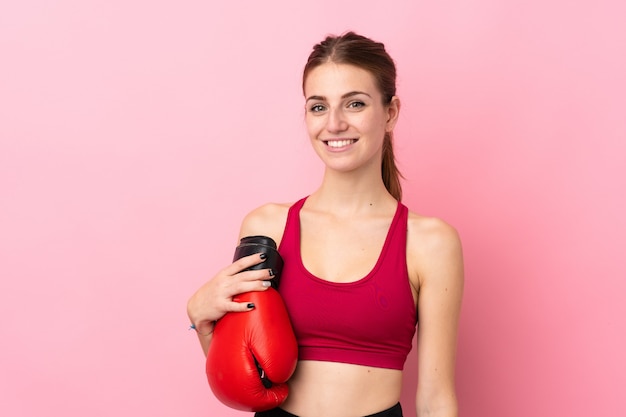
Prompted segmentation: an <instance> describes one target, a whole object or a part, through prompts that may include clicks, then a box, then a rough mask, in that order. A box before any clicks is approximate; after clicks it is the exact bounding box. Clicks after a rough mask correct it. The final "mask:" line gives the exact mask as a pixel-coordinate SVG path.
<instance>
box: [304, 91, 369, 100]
mask: <svg viewBox="0 0 626 417" xmlns="http://www.w3.org/2000/svg"><path fill="white" fill-rule="evenodd" d="M359 94H364V95H366V96H368V97H370V98H371V97H372V96H370V95H369V94H367V93H366V92H364V91H350V92H349V93H346V94H344V95H342V96H341V99H342V100H344V99H346V98H349V97H352V96H356V95H359ZM309 100H320V101H326V97H324V96H310V97H309V98H307V99H306V101H309Z"/></svg>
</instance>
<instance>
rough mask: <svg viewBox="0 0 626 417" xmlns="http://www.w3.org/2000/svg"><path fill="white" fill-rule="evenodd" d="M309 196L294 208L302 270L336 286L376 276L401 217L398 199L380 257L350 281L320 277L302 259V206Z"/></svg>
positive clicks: (322, 282) (319, 280)
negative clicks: (365, 271) (358, 276)
mask: <svg viewBox="0 0 626 417" xmlns="http://www.w3.org/2000/svg"><path fill="white" fill-rule="evenodd" d="M307 198H308V196H306V197H304V198H302V199H301V200H300V201H298V202H297V203H296V204H295V205H294V209H295V213H294V215H295V219H294V220H296V221H297V229H296V230H297V234H298V239H296V245H297V251H296V253H297V254H298V257H297V258H298V267H299V268H300V269H301V271H302V272H303V273H304V274H305V275H306V276H307V277H308V278H309V279H312V280H313V281H316V282H319V283H321V284H324V285H330V286H336V287H349V286H356V285H361V284H364V283H366V282H367V281H368V280H369V279H370V278H371V277H372V276H374V275H375V274H376V271H378V269H380V267H381V265H382V263H383V260H384V259H385V255H386V254H387V251H388V248H389V245H390V244H391V238H392V236H393V231H394V230H395V228H396V225H397V223H398V221H399V219H400V212H401V207H402V204H401V203H400V202H399V201H398V203H397V206H396V211H395V213H394V215H393V217H392V219H391V224H390V225H389V228H388V229H387V235H386V236H385V241H384V243H383V247H382V249H381V250H380V252H379V254H378V258H377V259H376V263H375V264H374V266H373V267H372V268H371V269H370V271H369V272H368V273H367V274H365V275H364V276H362V277H361V278H358V279H356V280H354V281H349V282H335V281H329V280H327V279H324V278H320V277H318V276H317V275H315V274H313V273H312V272H310V271H309V270H308V269H307V267H306V266H305V265H304V261H303V260H302V242H301V240H302V228H301V227H300V210H302V207H303V206H304V203H305V202H306V200H307Z"/></svg>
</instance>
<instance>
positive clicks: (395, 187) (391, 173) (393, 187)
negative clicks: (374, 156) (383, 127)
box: [381, 133, 403, 201]
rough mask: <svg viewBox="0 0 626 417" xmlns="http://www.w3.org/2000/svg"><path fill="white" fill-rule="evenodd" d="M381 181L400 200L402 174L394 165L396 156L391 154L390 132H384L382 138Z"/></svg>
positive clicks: (391, 139) (391, 141)
mask: <svg viewBox="0 0 626 417" xmlns="http://www.w3.org/2000/svg"><path fill="white" fill-rule="evenodd" d="M381 171H382V176H383V183H384V184H385V188H386V189H387V191H389V193H390V194H391V195H392V196H393V198H395V199H396V200H398V201H401V200H402V185H401V184H400V178H403V177H402V174H401V173H400V170H399V169H398V167H397V166H396V158H395V156H394V154H393V138H392V134H391V133H385V139H384V140H383V161H382V165H381Z"/></svg>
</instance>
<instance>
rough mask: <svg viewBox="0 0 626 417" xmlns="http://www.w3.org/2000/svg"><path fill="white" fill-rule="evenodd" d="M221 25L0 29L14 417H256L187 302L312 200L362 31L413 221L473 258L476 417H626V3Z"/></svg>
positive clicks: (60, 6)
mask: <svg viewBox="0 0 626 417" xmlns="http://www.w3.org/2000/svg"><path fill="white" fill-rule="evenodd" d="M215 3H217V2H211V1H208V2H207V1H193V0H192V1H185V2H165V1H139V0H135V1H130V2H129V1H110V0H109V1H88V2H81V1H70V0H59V1H56V2H48V1H41V0H32V1H19V2H3V4H2V5H1V6H0V57H1V58H0V59H1V64H0V191H1V194H0V199H1V200H0V276H1V280H0V329H1V331H2V343H1V345H0V397H1V400H0V415H3V416H29V417H30V416H32V417H35V416H37V417H47V416H64V417H73V416H84V415H90V416H112V415H117V416H131V415H132V416H148V415H149V416H154V417H157V416H163V417H165V416H167V417H169V416H179V415H185V416H240V415H245V414H244V413H238V412H234V411H230V410H228V409H226V408H225V407H223V406H222V405H221V404H219V403H218V402H217V401H216V400H214V399H213V398H212V397H211V394H210V392H209V389H208V386H207V384H206V381H205V378H204V373H203V359H202V354H201V352H200V349H199V347H198V346H197V344H196V340H195V336H194V335H193V334H191V333H190V332H188V331H187V319H186V314H185V304H186V300H187V297H188V296H189V295H190V294H191V293H192V292H193V291H194V290H195V289H196V288H197V287H198V286H199V285H200V284H201V283H202V282H203V281H204V280H206V279H207V278H209V277H210V276H211V274H212V272H213V271H215V270H216V269H217V268H219V267H221V266H223V265H225V263H227V262H228V260H229V259H230V257H231V256H232V251H233V248H234V244H235V239H236V235H237V231H238V225H239V221H240V219H241V217H242V216H243V215H244V213H246V212H247V211H248V210H250V209H251V208H253V207H255V206H257V205H259V204H261V203H263V202H265V201H269V200H274V201H290V200H294V199H296V198H298V197H300V196H302V195H304V194H306V193H308V192H310V191H312V190H313V188H314V187H315V185H316V184H317V181H318V178H319V174H320V172H321V167H320V165H319V164H318V162H317V160H316V158H315V156H314V155H313V153H312V152H311V151H310V150H309V145H308V143H307V138H306V136H305V132H304V128H303V121H302V100H301V97H300V91H299V84H300V70H301V68H302V65H303V63H304V60H305V58H306V56H307V55H308V52H309V49H310V47H311V46H312V44H313V43H314V42H316V41H318V40H320V39H321V37H322V36H324V35H325V34H326V33H329V32H332V33H337V32H342V31H343V30H345V29H349V28H350V29H355V30H357V31H361V32H363V33H364V34H367V35H369V36H372V37H374V38H376V39H380V40H382V41H384V42H386V43H387V45H388V47H389V50H390V51H391V53H392V54H393V55H394V57H395V58H396V61H397V64H398V67H399V74H400V80H399V81H400V82H399V92H400V95H401V97H402V99H403V114H402V120H401V122H400V126H399V128H398V131H397V152H398V156H399V159H400V164H401V167H402V168H403V170H404V173H405V176H406V182H405V194H406V196H407V197H406V199H405V202H406V203H407V204H409V205H410V206H411V208H412V209H414V210H416V211H419V212H422V213H425V214H431V215H438V216H440V217H443V218H445V219H446V220H448V221H449V222H451V223H453V224H454V225H456V226H457V228H458V229H459V231H460V232H461V234H462V237H463V240H464V245H465V252H466V264H467V268H466V269H467V286H466V297H465V301H464V305H463V317H462V323H461V325H462V327H461V331H460V347H459V357H458V393H459V401H460V405H461V409H462V414H463V415H464V416H476V417H501V416H512V417H515V416H530V415H532V416H538V415H540V416H565V415H567V416H586V415H603V416H616V415H621V414H622V413H623V411H622V410H621V408H623V407H620V405H621V397H622V395H623V389H624V386H626V361H625V360H624V359H623V352H626V341H625V340H624V339H625V333H626V332H625V330H626V328H625V327H626V326H625V324H626V320H625V319H624V317H626V303H625V302H624V296H623V292H624V291H626V280H624V278H625V276H626V266H625V261H624V259H625V256H624V255H625V254H624V247H625V245H624V236H625V233H624V232H625V231H626V224H625V223H626V222H625V221H624V215H623V213H624V212H625V211H626V202H625V193H624V189H625V188H626V184H625V183H626V149H625V148H626V145H625V143H626V121H625V119H626V117H625V115H626V98H625V97H626V85H625V81H624V79H625V77H624V74H626V60H625V57H626V55H625V54H624V50H626V33H625V31H624V29H623V27H624V25H623V16H624V15H626V7H625V6H624V3H623V2H621V1H617V0H615V1H613V2H610V1H604V2H602V1H595V2H587V3H589V4H587V5H581V4H580V3H583V2H566V1H552V2H545V1H530V2H529V1H521V0H520V1H507V2H503V1H489V0H477V1H473V2H454V1H439V2H415V1H408V0H405V1H398V2H381V1H344V2H336V1H329V0H320V1H317V2H311V3H303V2H292V1H288V0H282V1H269V2H247V3H246V4H243V3H244V2H237V1H230V2H219V3H218V4H215ZM391 4H393V5H391ZM415 366H416V363H415V357H414V355H413V356H412V357H411V359H410V360H409V363H408V364H407V369H413V368H414V367H415ZM415 384H416V381H415V378H414V377H413V376H408V377H407V387H406V395H405V396H404V403H405V410H406V415H407V416H414V411H413V409H412V408H413V407H412V402H413V400H412V397H413V391H414V387H415Z"/></svg>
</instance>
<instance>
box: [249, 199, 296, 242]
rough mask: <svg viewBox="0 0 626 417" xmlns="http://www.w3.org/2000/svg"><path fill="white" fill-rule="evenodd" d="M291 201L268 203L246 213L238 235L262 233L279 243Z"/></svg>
mask: <svg viewBox="0 0 626 417" xmlns="http://www.w3.org/2000/svg"><path fill="white" fill-rule="evenodd" d="M291 205H292V203H268V204H264V205H262V206H260V207H257V208H255V209H254V210H252V211H251V212H250V213H248V214H247V215H246V216H245V217H244V219H243V221H242V223H241V230H240V232H239V237H240V238H241V237H244V236H253V235H264V236H269V237H271V238H272V239H274V240H275V241H276V244H277V245H279V244H280V240H281V238H282V235H283V230H284V229H285V223H286V222H287V213H288V212H289V207H291Z"/></svg>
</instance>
